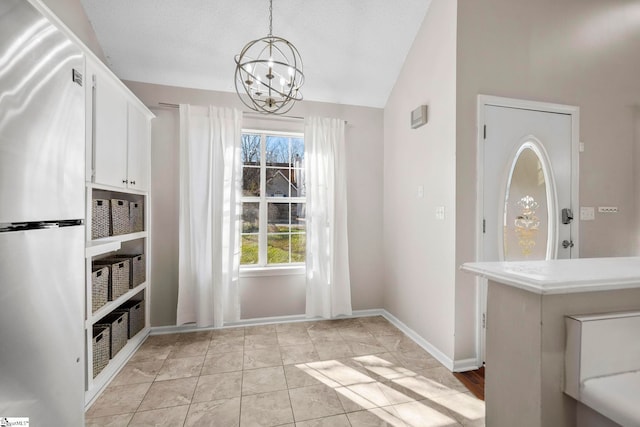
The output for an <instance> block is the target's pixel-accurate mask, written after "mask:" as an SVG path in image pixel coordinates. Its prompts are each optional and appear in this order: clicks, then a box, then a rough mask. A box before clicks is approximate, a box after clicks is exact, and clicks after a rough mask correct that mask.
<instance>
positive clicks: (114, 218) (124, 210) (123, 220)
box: [111, 199, 131, 236]
mask: <svg viewBox="0 0 640 427" xmlns="http://www.w3.org/2000/svg"><path fill="white" fill-rule="evenodd" d="M111 231H112V233H111V234H112V235H114V236H117V235H119V234H127V233H130V232H131V229H130V227H129V202H128V201H127V200H120V199H111Z"/></svg>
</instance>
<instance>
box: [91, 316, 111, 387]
mask: <svg viewBox="0 0 640 427" xmlns="http://www.w3.org/2000/svg"><path fill="white" fill-rule="evenodd" d="M110 346H111V330H110V328H109V327H108V326H102V325H95V326H94V327H93V378H95V377H97V376H98V374H99V373H100V372H102V370H103V369H104V367H105V366H107V363H109V351H110Z"/></svg>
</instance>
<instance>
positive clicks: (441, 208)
mask: <svg viewBox="0 0 640 427" xmlns="http://www.w3.org/2000/svg"><path fill="white" fill-rule="evenodd" d="M436 219H437V220H440V221H442V220H444V206H436Z"/></svg>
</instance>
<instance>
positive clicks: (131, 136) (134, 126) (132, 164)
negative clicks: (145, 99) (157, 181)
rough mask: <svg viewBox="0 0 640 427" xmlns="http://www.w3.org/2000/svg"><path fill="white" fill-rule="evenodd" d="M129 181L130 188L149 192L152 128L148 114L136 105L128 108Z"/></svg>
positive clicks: (130, 105)
mask: <svg viewBox="0 0 640 427" xmlns="http://www.w3.org/2000/svg"><path fill="white" fill-rule="evenodd" d="M127 123H128V132H127V136H128V138H127V141H128V144H127V150H128V156H127V180H128V181H129V182H128V184H127V185H128V187H129V188H132V189H136V190H141V191H148V190H149V172H150V170H149V159H150V155H151V147H150V145H151V128H150V123H149V119H148V118H147V116H146V114H145V113H144V112H143V111H141V110H140V109H138V108H136V107H135V106H134V105H132V104H129V107H128V121H127Z"/></svg>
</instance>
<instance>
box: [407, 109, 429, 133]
mask: <svg viewBox="0 0 640 427" xmlns="http://www.w3.org/2000/svg"><path fill="white" fill-rule="evenodd" d="M424 124H427V106H426V105H421V106H419V107H418V108H416V109H415V110H413V111H412V112H411V129H416V128H419V127H420V126H422V125H424Z"/></svg>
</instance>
